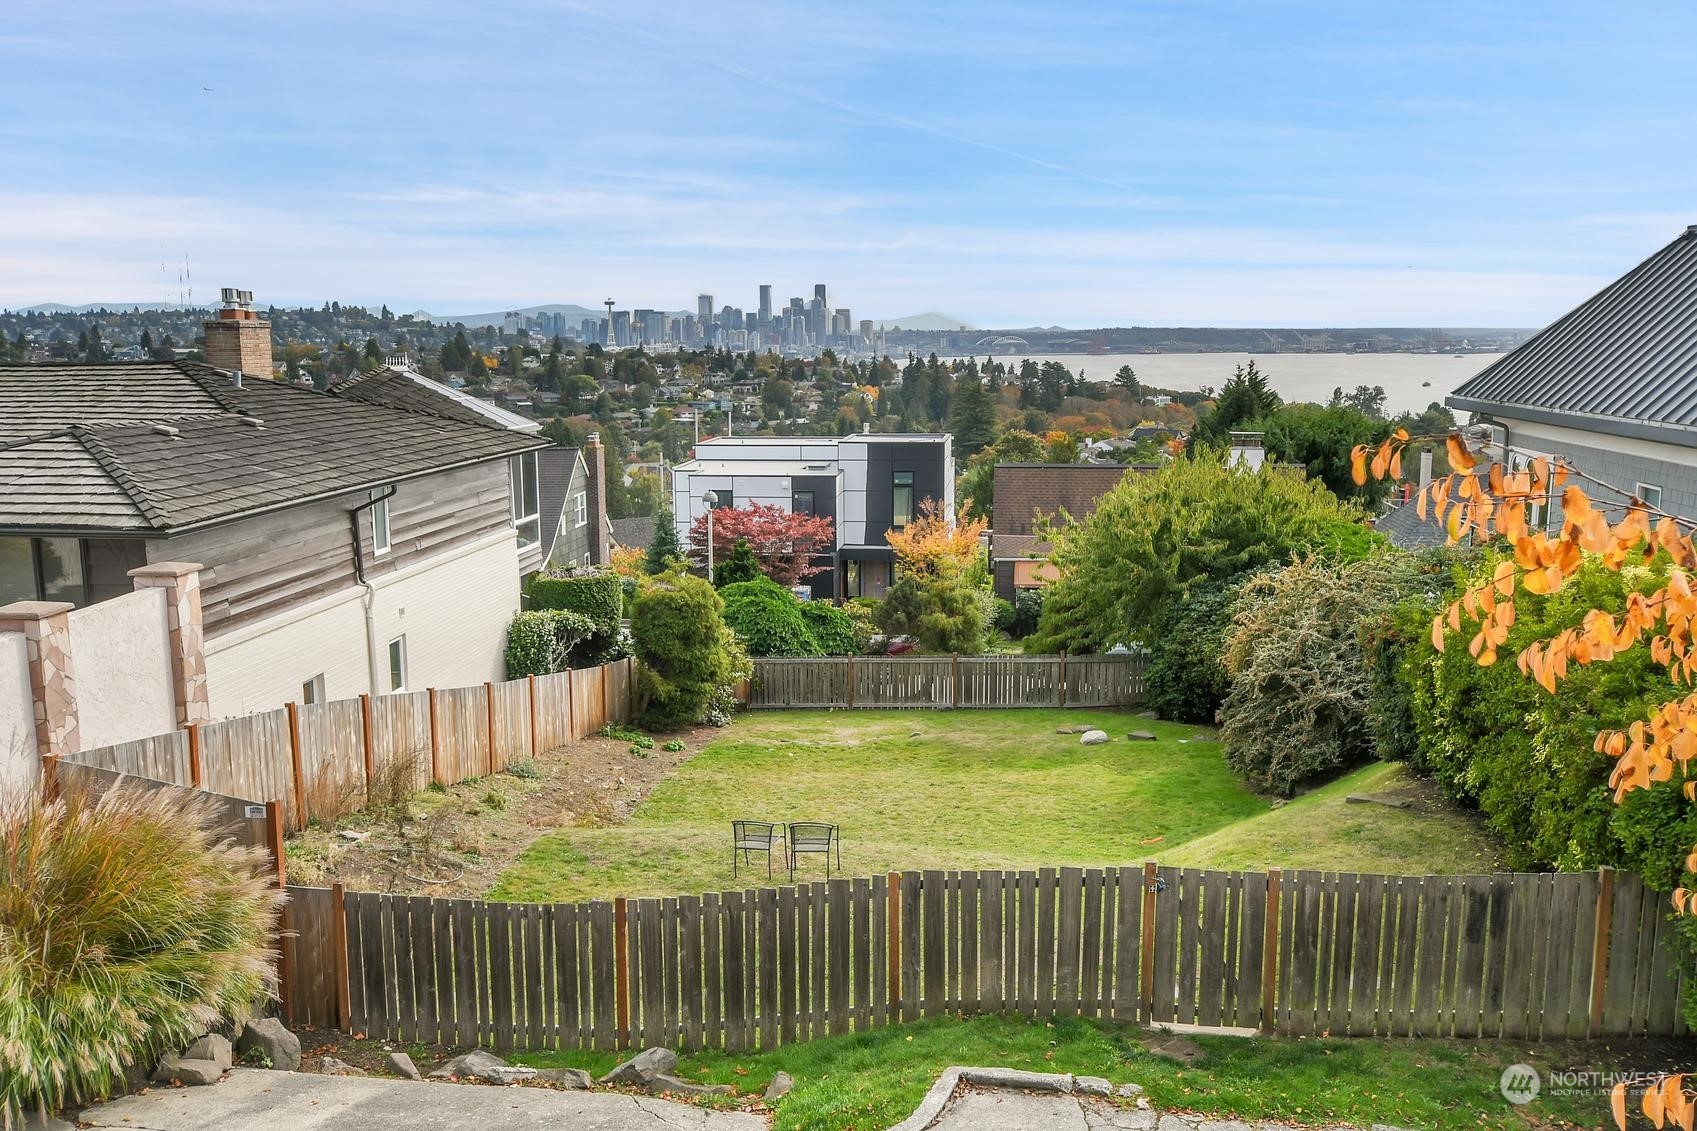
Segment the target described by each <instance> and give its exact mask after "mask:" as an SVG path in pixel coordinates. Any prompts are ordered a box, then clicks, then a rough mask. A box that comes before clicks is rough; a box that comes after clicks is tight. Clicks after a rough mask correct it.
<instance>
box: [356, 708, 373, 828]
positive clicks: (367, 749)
mask: <svg viewBox="0 0 1697 1131" xmlns="http://www.w3.org/2000/svg"><path fill="white" fill-rule="evenodd" d="M359 738H360V742H361V743H362V744H363V745H364V754H365V802H366V804H367V805H369V804H371V779H372V778H374V777H375V776H376V774H375V773H374V772H373V767H372V765H371V696H370V694H368V693H366V692H361V693H360V697H359Z"/></svg>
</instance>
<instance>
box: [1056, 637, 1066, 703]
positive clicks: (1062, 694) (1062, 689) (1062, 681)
mask: <svg viewBox="0 0 1697 1131" xmlns="http://www.w3.org/2000/svg"><path fill="white" fill-rule="evenodd" d="M1060 668H1061V672H1060V676H1059V678H1058V679H1057V680H1056V681H1055V694H1056V696H1057V697H1058V698H1059V699H1060V703H1059V706H1062V707H1065V706H1066V705H1067V650H1066V649H1065V648H1062V649H1061V663H1060Z"/></svg>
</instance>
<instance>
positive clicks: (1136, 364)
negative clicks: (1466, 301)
mask: <svg viewBox="0 0 1697 1131" xmlns="http://www.w3.org/2000/svg"><path fill="white" fill-rule="evenodd" d="M1501 356H1502V354H1500V353H1470V354H1466V355H1464V356H1462V357H1455V356H1452V355H1450V354H1447V353H1444V354H1432V353H1355V354H1348V353H1267V354H1248V353H1094V354H1086V353H1053V354H1031V355H1030V357H1031V360H1033V361H1036V362H1038V363H1042V362H1045V361H1058V362H1060V363H1061V364H1062V365H1064V366H1066V367H1067V368H1068V369H1070V370H1072V371H1073V372H1074V373H1079V372H1082V373H1083V374H1084V376H1086V377H1088V378H1089V379H1090V380H1092V381H1106V380H1109V379H1111V378H1112V377H1113V375H1114V374H1115V373H1117V372H1119V368H1120V366H1122V365H1129V366H1131V367H1132V369H1134V370H1136V371H1137V379H1138V380H1139V381H1141V382H1143V383H1144V384H1145V385H1153V386H1155V387H1157V388H1161V389H1184V390H1188V389H1200V388H1201V387H1202V386H1204V385H1211V386H1213V387H1214V388H1215V389H1218V388H1219V387H1220V386H1222V385H1224V384H1225V383H1226V381H1227V380H1229V379H1230V377H1231V375H1232V372H1233V371H1234V370H1235V369H1236V368H1237V366H1239V365H1247V364H1248V363H1249V360H1250V359H1251V358H1254V360H1255V365H1256V367H1257V368H1258V369H1260V370H1261V372H1262V373H1265V374H1266V375H1267V380H1268V382H1269V383H1270V384H1271V385H1272V387H1273V388H1274V389H1275V390H1277V392H1278V394H1279V396H1281V397H1283V398H1284V399H1285V400H1286V401H1287V402H1290V403H1296V402H1301V401H1307V402H1311V403H1314V404H1325V403H1326V401H1328V400H1330V399H1331V396H1332V390H1333V389H1336V388H1338V387H1340V386H1341V387H1342V388H1343V389H1344V391H1345V392H1347V391H1349V390H1351V389H1353V388H1355V386H1357V385H1381V386H1383V387H1384V390H1385V410H1386V412H1388V413H1389V414H1390V415H1392V416H1395V415H1396V414H1398V413H1400V412H1404V411H1408V412H1419V411H1421V410H1422V409H1424V408H1425V407H1426V406H1427V405H1429V404H1431V403H1432V402H1433V401H1438V402H1439V403H1440V404H1441V403H1442V402H1443V399H1444V397H1445V396H1446V395H1447V394H1449V393H1451V392H1453V391H1454V390H1455V387H1456V386H1457V385H1459V384H1461V383H1462V382H1463V381H1465V380H1467V379H1468V378H1469V377H1471V376H1473V375H1474V374H1475V373H1477V372H1479V371H1480V370H1481V369H1483V368H1485V367H1486V366H1487V365H1489V364H1491V363H1492V362H1493V361H1495V360H1497V358H1499V357H1501ZM978 360H979V361H980V362H982V361H983V360H984V358H983V356H982V355H980V356H979V357H978ZM996 360H997V361H1000V362H1002V363H1003V364H1008V363H1010V362H1011V363H1012V364H1013V365H1014V366H1015V367H1017V366H1018V365H1019V362H1020V360H1021V359H1020V356H1018V355H1014V356H1001V355H999V356H997V358H996Z"/></svg>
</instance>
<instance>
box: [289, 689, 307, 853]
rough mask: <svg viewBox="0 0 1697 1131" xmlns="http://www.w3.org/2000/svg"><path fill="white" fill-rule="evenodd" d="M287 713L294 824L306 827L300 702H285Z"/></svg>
mask: <svg viewBox="0 0 1697 1131" xmlns="http://www.w3.org/2000/svg"><path fill="white" fill-rule="evenodd" d="M283 707H284V710H286V711H287V712H288V713H289V765H290V767H291V769H292V770H293V771H294V776H295V825H296V826H297V827H298V828H303V829H304V828H306V818H307V812H306V780H305V776H304V775H303V774H302V773H301V712H300V704H299V703H295V702H292V701H291V702H289V703H285V704H284V705H283Z"/></svg>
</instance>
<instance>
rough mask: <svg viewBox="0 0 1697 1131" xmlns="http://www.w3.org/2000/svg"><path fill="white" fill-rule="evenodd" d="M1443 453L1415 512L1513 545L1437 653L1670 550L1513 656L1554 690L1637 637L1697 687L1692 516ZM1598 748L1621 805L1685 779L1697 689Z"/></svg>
mask: <svg viewBox="0 0 1697 1131" xmlns="http://www.w3.org/2000/svg"><path fill="white" fill-rule="evenodd" d="M1408 442H1409V438H1408V434H1407V433H1406V432H1404V431H1402V430H1400V429H1399V430H1398V431H1397V432H1396V434H1394V435H1393V436H1391V438H1390V439H1388V440H1386V441H1385V442H1384V443H1383V444H1380V445H1379V446H1378V448H1377V449H1369V448H1367V447H1366V446H1365V445H1363V446H1359V447H1357V448H1355V449H1354V451H1353V452H1352V453H1351V456H1352V465H1353V471H1354V476H1355V481H1356V482H1357V483H1365V482H1366V481H1367V477H1368V476H1369V475H1371V476H1373V477H1374V478H1384V477H1386V476H1392V477H1394V476H1396V475H1397V474H1398V473H1399V472H1400V468H1401V454H1402V450H1403V448H1404V447H1406V446H1407V444H1408ZM1448 454H1449V460H1450V466H1451V467H1452V468H1454V469H1455V470H1454V472H1453V473H1452V474H1450V475H1448V476H1445V477H1443V478H1440V479H1438V480H1435V481H1434V482H1433V483H1432V484H1431V485H1430V486H1429V487H1427V488H1426V489H1424V490H1422V491H1420V492H1419V494H1418V495H1417V496H1416V498H1415V506H1416V508H1417V511H1418V513H1419V514H1420V515H1421V517H1422V518H1424V517H1426V516H1428V515H1430V516H1431V517H1432V518H1434V519H1435V520H1436V521H1438V522H1439V523H1441V524H1442V525H1443V526H1444V528H1445V530H1446V531H1447V532H1448V536H1449V539H1450V541H1451V542H1452V543H1453V542H1459V541H1461V540H1462V539H1464V538H1467V537H1469V536H1472V537H1476V538H1478V539H1480V540H1486V539H1498V538H1500V539H1502V540H1503V541H1504V542H1506V543H1507V544H1508V545H1509V546H1510V547H1511V548H1512V556H1511V557H1510V558H1507V559H1504V560H1503V561H1501V562H1499V563H1498V564H1497V566H1496V568H1495V570H1494V571H1493V572H1492V575H1491V576H1490V577H1489V578H1488V579H1484V580H1478V581H1475V582H1474V583H1473V584H1471V585H1469V586H1468V588H1467V590H1466V591H1465V592H1464V593H1463V594H1462V595H1461V596H1460V597H1459V598H1458V599H1457V600H1456V601H1455V602H1453V603H1452V604H1450V605H1449V606H1448V607H1447V608H1446V609H1444V610H1443V611H1442V612H1440V613H1439V614H1438V615H1437V616H1436V617H1434V618H1433V620H1432V646H1433V647H1434V648H1437V649H1438V650H1440V651H1442V650H1443V648H1444V644H1445V641H1446V639H1447V638H1448V637H1449V636H1450V635H1452V634H1459V633H1462V632H1464V631H1468V630H1470V629H1471V630H1472V633H1473V635H1472V639H1471V640H1470V641H1469V644H1468V651H1469V652H1470V653H1471V654H1472V655H1473V656H1474V658H1475V659H1477V661H1478V662H1479V663H1481V664H1493V663H1495V662H1496V661H1497V658H1498V655H1497V654H1498V650H1499V649H1500V648H1501V647H1502V646H1503V645H1504V644H1506V643H1507V641H1508V637H1509V630H1510V629H1511V628H1513V626H1514V618H1515V608H1514V602H1515V596H1516V594H1517V593H1519V592H1526V593H1532V594H1539V595H1545V594H1552V593H1556V592H1558V591H1560V590H1561V588H1562V587H1563V586H1564V585H1565V584H1566V582H1567V581H1568V579H1569V578H1571V577H1572V576H1573V575H1574V574H1575V573H1577V572H1578V570H1579V569H1580V567H1581V566H1582V565H1583V563H1584V562H1585V560H1586V558H1587V556H1591V557H1594V558H1595V559H1596V560H1597V561H1599V562H1600V563H1601V564H1602V565H1603V566H1604V568H1607V569H1610V570H1620V569H1621V568H1623V567H1625V566H1626V565H1628V564H1632V563H1641V564H1645V565H1648V564H1650V563H1652V562H1654V561H1655V560H1656V559H1657V556H1658V554H1665V555H1666V560H1667V579H1666V582H1665V583H1664V584H1662V585H1661V586H1660V587H1659V588H1657V589H1655V590H1653V591H1651V592H1648V593H1632V594H1631V595H1630V596H1629V597H1628V599H1627V602H1626V607H1625V609H1624V612H1623V613H1622V614H1621V615H1619V616H1618V617H1617V616H1615V615H1613V614H1611V613H1608V612H1605V611H1603V610H1600V609H1591V610H1589V611H1588V612H1586V613H1585V614H1584V616H1583V617H1582V618H1581V620H1580V623H1579V624H1577V625H1575V626H1573V627H1570V628H1567V629H1565V630H1563V631H1562V632H1560V633H1557V634H1556V635H1555V636H1553V637H1550V638H1549V639H1547V640H1541V641H1537V642H1535V643H1533V644H1530V645H1528V646H1527V647H1525V648H1523V649H1521V652H1520V655H1519V657H1518V665H1519V667H1520V670H1521V671H1522V672H1524V673H1525V674H1527V675H1529V676H1531V677H1532V678H1533V679H1534V680H1536V681H1537V682H1538V684H1539V685H1540V686H1542V687H1543V688H1544V689H1545V690H1546V691H1549V692H1551V693H1552V694H1554V693H1556V692H1557V690H1558V688H1559V687H1560V685H1561V683H1562V681H1563V680H1564V679H1566V678H1567V676H1568V674H1569V673H1570V672H1571V671H1572V670H1573V669H1574V668H1575V667H1577V666H1582V665H1585V664H1592V663H1607V662H1608V661H1609V660H1612V659H1613V658H1614V657H1615V656H1617V655H1619V654H1620V653H1621V652H1624V651H1626V650H1627V649H1630V648H1634V647H1637V646H1640V645H1643V646H1646V647H1648V648H1649V651H1650V655H1651V657H1652V659H1654V661H1655V662H1656V663H1657V664H1659V665H1661V666H1662V667H1664V668H1665V669H1666V670H1667V671H1668V673H1669V674H1670V675H1671V676H1672V677H1673V680H1674V682H1675V683H1677V684H1681V685H1685V686H1692V685H1697V641H1694V632H1693V627H1694V624H1697V595H1694V594H1693V591H1692V579H1691V573H1690V571H1691V570H1693V568H1697V550H1694V548H1693V545H1692V533H1691V530H1690V524H1689V523H1682V522H1681V521H1680V520H1678V519H1675V518H1673V517H1671V516H1668V515H1664V514H1660V513H1659V512H1653V511H1652V509H1651V508H1650V507H1648V506H1646V505H1645V504H1644V503H1643V502H1642V501H1641V500H1638V499H1632V500H1630V502H1628V503H1627V504H1626V505H1625V506H1624V507H1623V508H1620V517H1619V519H1618V520H1617V521H1610V518H1609V515H1608V514H1605V513H1604V511H1603V510H1602V509H1601V508H1599V507H1598V506H1596V505H1595V504H1594V503H1593V501H1592V500H1591V498H1590V496H1589V495H1587V494H1586V492H1585V491H1584V490H1583V489H1582V488H1580V487H1579V486H1578V485H1577V484H1572V483H1569V482H1568V479H1569V478H1570V476H1571V472H1570V469H1569V468H1567V467H1566V466H1563V465H1562V464H1560V463H1559V462H1552V461H1550V460H1548V459H1542V458H1540V459H1536V460H1533V461H1531V462H1530V463H1529V464H1528V465H1527V466H1526V467H1524V468H1521V469H1518V470H1511V469H1509V468H1506V467H1504V466H1503V465H1502V464H1498V463H1493V464H1490V465H1489V466H1488V467H1486V468H1484V469H1483V471H1481V470H1479V462H1480V461H1479V460H1478V459H1477V458H1475V456H1474V455H1473V453H1472V452H1471V451H1469V450H1468V447H1467V445H1466V443H1465V442H1464V441H1463V440H1462V438H1461V437H1460V436H1451V437H1449V440H1448ZM1557 498H1559V499H1560V500H1561V509H1562V526H1561V530H1560V531H1559V532H1558V533H1557V534H1555V535H1551V534H1550V533H1549V531H1548V530H1547V529H1540V528H1538V526H1539V525H1541V524H1540V523H1538V521H1537V520H1536V519H1535V518H1534V517H1533V516H1534V514H1535V512H1536V511H1537V510H1540V509H1541V508H1543V507H1545V506H1547V505H1548V504H1549V503H1550V502H1552V501H1553V500H1555V499H1557ZM1596 749H1597V751H1598V752H1599V753H1603V754H1606V755H1609V756H1610V757H1612V758H1614V759H1615V766H1614V769H1613V771H1612V773H1611V774H1610V779H1609V784H1610V786H1611V787H1612V788H1613V789H1614V795H1615V800H1616V801H1617V802H1618V801H1619V800H1620V799H1621V798H1622V797H1624V796H1625V795H1626V794H1627V793H1628V792H1629V791H1631V790H1634V789H1647V788H1650V787H1651V786H1653V785H1655V784H1657V783H1660V782H1666V781H1671V780H1673V779H1674V775H1675V773H1676V772H1677V773H1678V774H1679V777H1680V778H1681V779H1682V780H1685V779H1688V778H1690V777H1691V774H1692V772H1693V769H1694V768H1693V767H1692V765H1691V763H1692V761H1693V759H1697V692H1694V693H1693V694H1690V695H1687V696H1685V697H1683V698H1677V699H1673V700H1670V701H1669V702H1667V703H1664V704H1662V705H1661V706H1660V707H1658V708H1657V709H1656V710H1655V711H1653V712H1652V713H1651V716H1650V717H1649V718H1648V719H1644V720H1640V721H1638V722H1634V723H1633V724H1632V725H1631V726H1630V727H1629V728H1627V730H1625V731H1624V732H1622V731H1604V732H1602V733H1600V734H1598V735H1597V738H1596ZM1684 789H1685V795H1686V797H1687V799H1689V800H1697V781H1690V780H1686V781H1685V786H1684ZM1686 868H1687V871H1689V872H1697V852H1694V853H1692V855H1691V856H1690V857H1689V858H1688V859H1687V861H1686ZM1673 902H1674V905H1675V907H1676V908H1677V909H1678V910H1679V911H1681V912H1682V913H1685V912H1697V891H1691V890H1687V889H1685V888H1681V889H1680V890H1678V891H1676V892H1675V893H1674V896H1673ZM1680 1102H1683V1101H1680ZM1663 1110H1664V1111H1666V1112H1667V1113H1670V1115H1671V1114H1674V1113H1677V1114H1678V1116H1679V1118H1680V1119H1682V1120H1689V1118H1690V1109H1688V1108H1686V1107H1681V1106H1678V1104H1677V1103H1676V1102H1675V1101H1674V1100H1673V1099H1672V1098H1671V1097H1670V1098H1669V1099H1667V1100H1666V1101H1664V1108H1663ZM1680 1125H1681V1126H1690V1123H1689V1122H1683V1123H1680ZM1658 1126H1660V1124H1659V1123H1658Z"/></svg>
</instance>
